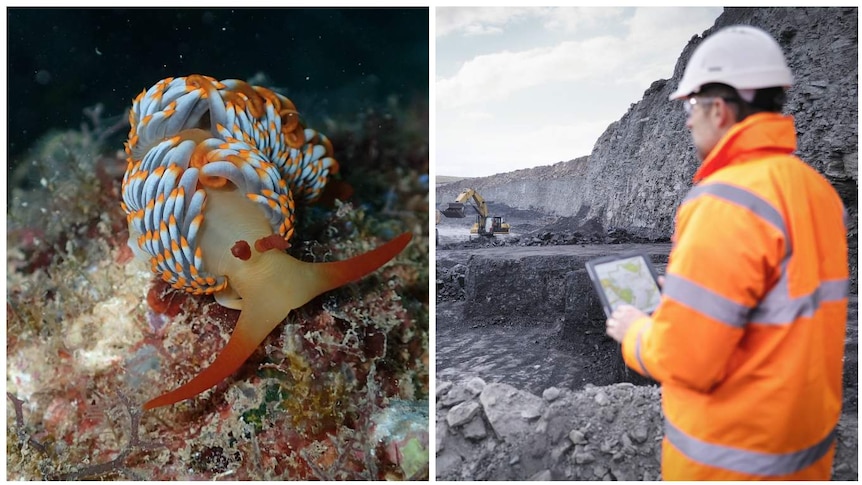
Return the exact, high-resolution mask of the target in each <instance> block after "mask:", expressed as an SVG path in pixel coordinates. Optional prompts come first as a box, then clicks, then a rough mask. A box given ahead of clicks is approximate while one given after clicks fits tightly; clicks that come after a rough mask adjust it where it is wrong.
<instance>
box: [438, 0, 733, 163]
mask: <svg viewBox="0 0 862 485" xmlns="http://www.w3.org/2000/svg"><path fill="white" fill-rule="evenodd" d="M720 14H721V8H720V7H643V8H622V7H608V8H604V7H601V8H600V7H552V8H462V7H437V9H436V37H437V38H436V59H435V61H436V68H435V70H436V94H435V96H436V123H435V128H436V135H435V141H436V156H435V164H436V175H438V176H441V175H448V176H460V177H480V176H487V175H493V174H498V173H504V172H511V171H514V170H519V169H522V168H531V167H537V166H541V165H553V164H555V163H557V162H561V161H567V160H571V159H574V158H577V157H580V156H583V155H589V154H590V152H591V151H592V148H593V145H594V144H595V142H596V140H597V139H598V138H599V136H600V135H601V134H602V133H603V132H604V131H605V129H606V128H607V127H608V125H610V124H611V123H613V122H614V121H617V120H619V119H620V118H621V117H622V116H623V115H624V114H625V113H626V111H628V109H629V107H630V106H631V105H632V104H634V103H636V102H638V101H640V100H641V98H642V97H643V93H644V91H645V90H646V89H647V88H648V87H649V86H650V84H652V83H653V81H656V80H659V79H669V78H670V77H671V76H672V75H673V68H674V66H675V65H676V61H677V59H678V58H679V56H680V54H681V53H682V50H683V48H684V47H685V46H686V44H687V43H688V41H689V40H690V39H691V38H692V37H693V36H694V35H700V34H702V33H703V31H704V30H706V29H708V28H709V27H711V26H712V25H713V23H714V22H715V19H716V18H717V17H718V16H719V15H720Z"/></svg>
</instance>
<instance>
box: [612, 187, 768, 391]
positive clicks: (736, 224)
mask: <svg viewBox="0 0 862 485" xmlns="http://www.w3.org/2000/svg"><path fill="white" fill-rule="evenodd" d="M754 197H756V196H754ZM784 245H785V241H784V234H783V232H781V231H780V230H778V229H776V227H775V226H774V225H773V224H772V223H771V222H770V221H769V220H766V219H764V218H763V217H762V215H760V214H758V213H757V211H756V210H752V208H751V207H746V206H745V205H744V204H739V203H738V202H736V201H729V200H727V199H725V198H721V197H716V196H714V195H710V194H708V193H707V194H706V195H700V196H697V197H693V198H692V197H689V198H687V199H686V201H684V202H683V204H682V205H681V206H680V209H679V211H678V213H677V228H676V234H675V235H674V246H673V249H672V250H671V254H670V259H669V261H668V267H667V274H666V276H665V283H664V287H663V288H662V300H661V304H660V305H659V307H658V308H657V309H656V311H655V312H654V313H653V315H652V317H651V318H641V319H639V320H638V321H636V322H634V323H633V325H632V326H631V327H630V328H629V330H628V331H627V333H626V335H625V338H624V340H623V357H624V359H625V361H626V364H627V365H628V366H629V367H631V368H632V369H634V370H636V371H637V372H639V373H641V374H644V375H647V376H649V377H651V378H653V379H655V380H657V381H659V382H663V383H674V384H676V385H681V386H684V387H688V388H691V389H694V390H697V391H700V392H708V391H709V390H710V389H712V388H713V387H715V386H716V385H717V384H719V383H720V382H721V381H722V380H723V379H724V377H725V375H726V374H727V369H728V365H730V363H731V362H732V359H731V358H732V355H733V353H734V351H735V349H736V348H737V346H738V345H739V344H740V340H741V339H742V338H743V335H744V332H745V328H746V325H747V324H748V316H749V313H750V312H751V310H752V309H753V308H755V307H756V306H757V304H758V302H759V301H760V300H761V298H762V297H763V295H765V294H766V292H767V291H768V289H769V288H770V287H771V286H772V285H773V284H774V283H775V282H776V281H777V278H778V276H779V274H778V273H779V269H778V268H779V267H780V263H781V259H782V257H783V254H784V251H785V247H784Z"/></svg>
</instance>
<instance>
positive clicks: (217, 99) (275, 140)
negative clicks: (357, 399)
mask: <svg viewBox="0 0 862 485" xmlns="http://www.w3.org/2000/svg"><path fill="white" fill-rule="evenodd" d="M129 121H130V124H131V130H130V131H129V140H128V142H127V143H126V154H127V155H128V157H127V160H128V166H127V169H126V174H125V176H124V178H123V185H122V195H123V201H122V207H123V210H124V211H125V212H126V215H127V220H128V224H129V246H131V248H132V250H133V251H134V252H135V254H136V255H137V256H139V257H141V258H143V259H144V260H148V261H149V262H150V266H151V269H152V271H153V272H154V273H156V274H157V275H160V276H161V278H162V279H163V280H164V281H166V282H167V283H169V284H170V285H171V286H172V287H173V288H176V289H178V290H183V291H186V292H188V293H191V294H194V295H208V294H212V295H214V297H215V299H216V301H218V302H219V303H220V304H221V305H224V306H226V307H230V308H234V309H240V310H241V313H240V316H239V321H238V322H237V324H236V328H234V331H233V333H232V334H231V336H230V339H229V340H228V343H227V344H226V345H225V347H224V349H222V351H221V352H220V353H219V355H218V356H216V358H215V360H214V361H213V362H212V364H210V366H209V367H207V368H206V369H204V370H203V371H202V372H201V373H200V374H198V375H197V376H196V377H194V378H193V379H192V380H191V381H189V382H187V383H185V384H183V385H181V386H180V387H178V388H177V389H174V390H173V391H170V392H167V393H165V394H163V395H161V396H158V397H156V398H154V399H152V400H150V401H148V402H147V403H145V404H144V409H151V408H155V407H159V406H166V405H169V404H173V403H176V402H179V401H182V400H184V399H188V398H190V397H194V396H196V395H198V394H200V393H201V392H204V391H206V390H207V389H209V388H211V387H213V386H215V385H216V384H218V383H219V382H221V381H222V380H223V379H225V378H227V377H228V376H230V375H231V374H232V373H233V372H234V371H236V370H237V369H238V368H239V367H240V366H241V365H242V363H243V362H245V360H246V359H247V358H248V357H249V356H250V355H251V354H252V352H254V350H255V348H257V347H258V345H259V344H260V343H261V342H262V341H263V340H264V339H265V338H266V336H267V335H268V334H269V333H270V332H271V331H272V330H273V329H274V328H275V327H276V326H278V324H279V323H280V322H281V321H282V320H284V318H285V317H286V316H287V315H288V313H289V312H290V311H291V310H292V309H294V308H299V307H300V306H302V305H304V304H305V303H307V302H308V301H309V300H311V299H312V298H314V297H315V296H317V295H319V294H321V293H323V292H326V291H328V290H331V289H333V288H337V287H339V286H342V285H344V284H347V283H349V282H351V281H355V280H357V279H359V278H361V277H363V276H365V275H366V274H368V273H370V272H372V271H374V270H376V269H377V268H379V267H380V266H382V265H383V264H385V263H386V262H387V261H389V260H390V259H392V258H393V257H395V256H396V255H397V254H398V253H400V252H401V250H402V249H404V247H405V246H406V245H407V243H408V242H409V241H410V239H411V235H410V234H409V233H404V234H401V235H400V236H398V237H396V238H394V239H392V240H391V241H389V242H387V243H385V244H384V245H382V246H380V247H378V248H376V249H374V250H372V251H369V252H367V253H364V254H361V255H359V256H356V257H354V258H351V259H348V260H345V261H337V262H329V263H307V262H303V261H300V260H298V259H295V258H293V257H291V256H290V255H288V253H286V252H285V251H284V249H286V248H287V247H288V246H289V244H288V243H289V241H290V239H291V236H292V235H293V232H294V209H295V204H297V203H299V204H305V203H310V202H313V201H314V200H315V199H317V198H318V197H319V196H320V195H321V193H322V189H323V187H324V185H325V184H326V182H327V179H328V177H329V175H330V174H334V173H336V172H337V171H338V162H336V160H335V159H334V158H333V157H332V154H333V149H332V145H331V143H330V141H329V139H328V138H327V137H326V136H324V135H323V134H321V133H318V132H316V131H315V130H312V129H310V128H306V127H305V126H303V124H302V123H301V121H300V119H299V113H298V112H297V110H296V106H295V105H294V104H293V103H292V102H291V101H290V100H289V99H288V98H286V97H284V96H282V95H280V94H278V93H275V92H273V91H270V90H268V89H266V88H262V87H259V86H251V85H249V84H248V83H245V82H243V81H239V80H233V79H231V80H224V81H218V80H216V79H214V78H211V77H208V76H202V75H190V76H187V77H178V78H168V79H163V80H161V81H159V82H158V83H156V84H155V85H154V86H153V87H151V88H150V89H149V90H146V91H144V92H142V93H141V94H140V95H138V96H137V97H136V98H135V100H134V102H133V104H132V109H131V111H130V113H129Z"/></svg>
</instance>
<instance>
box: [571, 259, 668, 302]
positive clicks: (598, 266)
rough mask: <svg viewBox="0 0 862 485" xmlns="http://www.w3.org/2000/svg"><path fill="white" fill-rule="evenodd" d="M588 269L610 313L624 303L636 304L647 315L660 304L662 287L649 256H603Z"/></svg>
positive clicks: (588, 265) (589, 264)
mask: <svg viewBox="0 0 862 485" xmlns="http://www.w3.org/2000/svg"><path fill="white" fill-rule="evenodd" d="M587 269H588V271H589V273H590V278H592V280H593V285H594V286H595V287H596V290H597V291H599V292H600V296H601V297H602V298H601V299H602V304H603V305H604V306H605V313H606V314H607V315H608V316H610V312H611V311H613V309H614V308H616V307H617V306H618V305H622V304H628V305H632V306H634V307H636V308H638V309H639V310H641V311H642V312H644V313H647V314H649V313H652V312H653V311H654V310H655V309H656V307H658V304H659V301H660V299H661V290H660V289H659V287H658V283H657V282H656V277H655V271H654V270H653V269H652V268H651V266H650V263H649V261H648V260H647V259H646V257H645V256H643V255H630V256H626V257H623V258H620V259H613V258H599V259H598V260H592V261H589V262H588V263H587Z"/></svg>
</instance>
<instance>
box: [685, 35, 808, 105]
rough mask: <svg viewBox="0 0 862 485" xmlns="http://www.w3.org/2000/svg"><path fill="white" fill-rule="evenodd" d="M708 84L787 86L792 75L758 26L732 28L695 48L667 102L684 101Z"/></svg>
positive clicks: (742, 87) (775, 44) (747, 87)
mask: <svg viewBox="0 0 862 485" xmlns="http://www.w3.org/2000/svg"><path fill="white" fill-rule="evenodd" d="M710 83H721V84H727V85H728V86H731V87H733V88H736V90H737V91H739V90H754V89H761V88H772V87H778V86H782V87H790V85H791V84H793V74H791V73H790V68H788V67H787V62H785V60H784V53H783V52H782V51H781V46H779V45H778V42H776V41H775V39H773V38H772V36H771V35H769V34H767V33H766V32H765V31H763V30H761V29H758V28H757V27H752V26H749V25H734V26H731V27H725V28H723V29H721V30H719V31H718V32H716V33H715V34H713V35H711V36H709V37H708V38H707V39H706V40H704V41H703V42H702V43H701V44H700V45H699V46H697V49H695V50H694V54H692V55H691V59H689V61H688V65H686V66H685V73H683V75H682V80H681V81H680V82H679V86H678V87H677V89H676V91H674V93H673V94H671V95H670V98H669V99H680V98H684V97H686V96H689V95H691V94H694V93H696V92H698V91H700V88H701V87H703V86H704V85H705V84H710Z"/></svg>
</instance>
